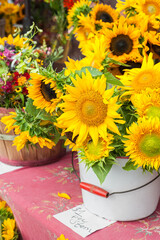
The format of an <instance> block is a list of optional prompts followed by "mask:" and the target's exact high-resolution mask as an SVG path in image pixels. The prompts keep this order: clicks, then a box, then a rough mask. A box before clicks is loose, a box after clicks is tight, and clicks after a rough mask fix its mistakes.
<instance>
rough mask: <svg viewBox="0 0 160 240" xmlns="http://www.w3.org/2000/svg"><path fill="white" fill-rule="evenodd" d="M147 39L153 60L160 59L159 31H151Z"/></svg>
mask: <svg viewBox="0 0 160 240" xmlns="http://www.w3.org/2000/svg"><path fill="white" fill-rule="evenodd" d="M147 37H148V44H149V45H150V51H151V52H152V53H153V58H154V59H160V33H159V32H157V31H150V32H148V34H147Z"/></svg>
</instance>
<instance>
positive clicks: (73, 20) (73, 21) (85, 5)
mask: <svg viewBox="0 0 160 240" xmlns="http://www.w3.org/2000/svg"><path fill="white" fill-rule="evenodd" d="M90 4H91V1H89V0H80V1H77V2H76V3H75V4H74V5H73V7H72V8H71V9H69V11H68V15H67V19H68V24H69V25H68V28H70V27H72V26H73V27H77V26H78V24H79V18H78V17H79V16H80V15H81V14H83V15H84V16H87V15H88V14H89V12H90V11H91V7H90Z"/></svg>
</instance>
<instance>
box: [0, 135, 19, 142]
mask: <svg viewBox="0 0 160 240" xmlns="http://www.w3.org/2000/svg"><path fill="white" fill-rule="evenodd" d="M15 137H16V136H15V135H7V134H0V140H6V141H13V140H14V139H15Z"/></svg>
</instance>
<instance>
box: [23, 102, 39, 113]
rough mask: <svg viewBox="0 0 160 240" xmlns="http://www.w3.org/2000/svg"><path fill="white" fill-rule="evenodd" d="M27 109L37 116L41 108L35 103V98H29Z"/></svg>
mask: <svg viewBox="0 0 160 240" xmlns="http://www.w3.org/2000/svg"><path fill="white" fill-rule="evenodd" d="M25 111H26V112H27V113H30V114H31V115H32V116H37V114H38V113H39V111H40V110H39V109H37V108H36V107H35V106H34V105H33V100H32V99H30V98H29V99H28V100H27V102H26V108H25Z"/></svg>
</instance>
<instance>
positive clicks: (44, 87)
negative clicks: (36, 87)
mask: <svg viewBox="0 0 160 240" xmlns="http://www.w3.org/2000/svg"><path fill="white" fill-rule="evenodd" d="M50 85H51V84H50V83H48V84H45V82H43V81H42V83H41V93H42V95H43V97H44V98H45V100H46V101H48V102H50V100H51V99H53V98H54V99H55V98H56V97H57V96H56V93H55V91H54V90H53V89H52V88H51V87H50Z"/></svg>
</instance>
